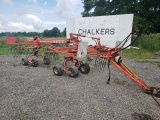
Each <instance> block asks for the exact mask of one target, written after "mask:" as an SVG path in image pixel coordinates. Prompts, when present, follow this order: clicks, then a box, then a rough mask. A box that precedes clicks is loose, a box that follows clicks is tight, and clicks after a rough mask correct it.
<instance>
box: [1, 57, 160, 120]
mask: <svg viewBox="0 0 160 120" xmlns="http://www.w3.org/2000/svg"><path fill="white" fill-rule="evenodd" d="M124 62H126V64H128V65H129V67H130V68H131V69H132V70H133V71H134V72H135V73H136V74H137V75H138V76H139V77H140V78H142V79H143V80H144V82H146V84H147V85H148V86H156V87H158V86H159V87H160V68H158V67H157V65H156V64H154V63H137V62H135V61H133V60H127V59H124ZM90 67H91V71H90V73H89V74H87V75H84V74H82V73H79V76H78V78H71V77H69V76H68V75H67V74H63V75H62V76H55V75H54V74H53V72H52V67H47V66H45V65H43V64H42V63H40V65H39V67H31V66H23V65H22V64H21V58H20V57H13V56H11V55H0V120H160V106H158V105H157V103H156V102H155V101H154V100H153V99H152V97H151V96H150V95H147V94H145V93H144V92H142V91H141V89H140V88H139V87H138V86H137V85H136V84H134V83H133V82H132V81H131V80H130V79H129V78H127V77H126V76H124V75H123V74H122V73H120V72H119V71H118V70H116V69H115V68H114V67H113V66H111V82H110V84H106V80H107V79H108V68H107V66H106V68H105V69H104V70H103V72H102V71H100V70H98V69H96V68H95V67H94V65H92V64H91V65H90ZM157 100H158V101H159V102H160V98H158V99H157Z"/></svg>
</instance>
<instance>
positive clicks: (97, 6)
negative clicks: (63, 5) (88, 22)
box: [82, 0, 160, 34]
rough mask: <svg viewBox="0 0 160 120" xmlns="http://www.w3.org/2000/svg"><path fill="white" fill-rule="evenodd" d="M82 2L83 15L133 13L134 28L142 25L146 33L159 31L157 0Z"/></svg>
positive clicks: (88, 0) (84, 0)
mask: <svg viewBox="0 0 160 120" xmlns="http://www.w3.org/2000/svg"><path fill="white" fill-rule="evenodd" d="M82 3H83V4H84V11H83V12H82V16H83V17H88V16H102V15H117V14H133V13H134V16H135V17H134V27H135V28H136V27H137V26H142V27H143V31H144V33H147V34H148V33H150V32H151V33H155V32H156V33H157V32H160V1H158V0H82ZM92 10H93V11H92Z"/></svg>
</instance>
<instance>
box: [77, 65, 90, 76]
mask: <svg viewBox="0 0 160 120" xmlns="http://www.w3.org/2000/svg"><path fill="white" fill-rule="evenodd" d="M79 70H80V72H81V73H83V74H88V73H89V71H90V67H89V65H88V64H87V63H83V64H81V66H80V68H79Z"/></svg>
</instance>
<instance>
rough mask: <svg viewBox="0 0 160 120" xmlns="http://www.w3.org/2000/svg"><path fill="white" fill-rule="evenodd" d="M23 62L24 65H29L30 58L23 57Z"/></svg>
mask: <svg viewBox="0 0 160 120" xmlns="http://www.w3.org/2000/svg"><path fill="white" fill-rule="evenodd" d="M22 64H23V65H24V66H27V65H28V60H27V59H25V58H22Z"/></svg>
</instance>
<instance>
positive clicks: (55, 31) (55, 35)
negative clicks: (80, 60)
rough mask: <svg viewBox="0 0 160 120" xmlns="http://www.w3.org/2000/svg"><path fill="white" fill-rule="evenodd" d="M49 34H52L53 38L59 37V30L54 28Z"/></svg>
mask: <svg viewBox="0 0 160 120" xmlns="http://www.w3.org/2000/svg"><path fill="white" fill-rule="evenodd" d="M50 32H51V33H52V35H53V37H59V36H60V30H59V29H58V28H57V27H54V28H53V29H52V30H51V31H50Z"/></svg>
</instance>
